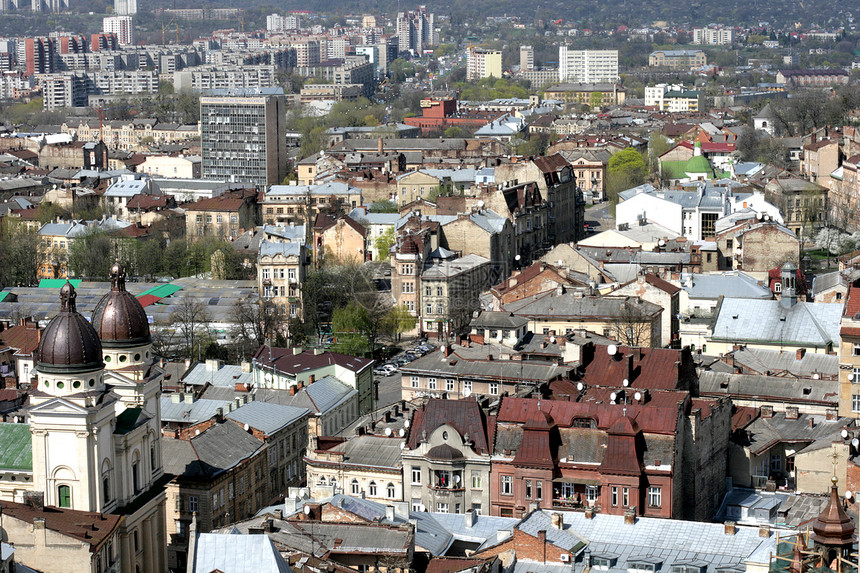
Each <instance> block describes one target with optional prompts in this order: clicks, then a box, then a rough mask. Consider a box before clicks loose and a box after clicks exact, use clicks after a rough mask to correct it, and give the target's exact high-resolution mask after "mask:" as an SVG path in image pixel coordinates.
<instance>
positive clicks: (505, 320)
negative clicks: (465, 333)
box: [469, 311, 529, 328]
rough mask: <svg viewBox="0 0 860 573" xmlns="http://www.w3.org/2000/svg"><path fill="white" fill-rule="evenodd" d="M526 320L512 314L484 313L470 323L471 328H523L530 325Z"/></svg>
mask: <svg viewBox="0 0 860 573" xmlns="http://www.w3.org/2000/svg"><path fill="white" fill-rule="evenodd" d="M528 323H529V321H528V319H526V318H522V317H519V316H516V315H514V314H512V313H510V312H498V311H496V312H494V311H484V312H482V313H481V314H479V315H478V316H477V317H476V318H473V319H472V320H471V322H469V326H470V327H471V328H521V327H523V326H526V325H528Z"/></svg>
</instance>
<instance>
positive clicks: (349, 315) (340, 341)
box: [331, 302, 372, 356]
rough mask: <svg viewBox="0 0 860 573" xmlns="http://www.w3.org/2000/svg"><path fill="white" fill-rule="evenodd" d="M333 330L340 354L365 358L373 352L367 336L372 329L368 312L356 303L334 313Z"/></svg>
mask: <svg viewBox="0 0 860 573" xmlns="http://www.w3.org/2000/svg"><path fill="white" fill-rule="evenodd" d="M331 325H332V330H333V332H334V337H335V348H336V349H337V351H338V352H341V353H343V354H349V355H352V356H364V355H366V354H368V353H369V352H370V351H371V346H370V340H369V337H368V336H367V335H368V333H369V332H370V330H371V328H372V323H371V318H370V314H369V313H368V310H367V309H366V308H365V307H363V306H361V305H360V304H358V303H356V302H350V303H349V304H347V305H346V306H345V307H343V308H336V309H335V310H334V312H333V313H332V319H331Z"/></svg>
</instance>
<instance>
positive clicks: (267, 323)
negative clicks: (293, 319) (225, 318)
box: [232, 298, 285, 356]
mask: <svg viewBox="0 0 860 573" xmlns="http://www.w3.org/2000/svg"><path fill="white" fill-rule="evenodd" d="M232 318H233V322H234V324H235V327H234V335H235V337H236V339H237V340H238V346H239V352H240V353H241V354H242V355H243V356H244V355H250V354H253V352H254V351H255V350H256V349H257V348H259V347H261V346H263V345H264V344H267V343H272V342H276V341H277V340H278V339H279V338H280V339H282V340H283V339H284V338H285V337H284V326H285V323H284V314H283V313H282V312H281V310H280V309H279V308H278V306H277V305H275V304H273V303H271V302H269V301H266V300H263V299H251V298H246V299H244V300H240V301H238V302H237V303H236V304H235V305H233V310H232Z"/></svg>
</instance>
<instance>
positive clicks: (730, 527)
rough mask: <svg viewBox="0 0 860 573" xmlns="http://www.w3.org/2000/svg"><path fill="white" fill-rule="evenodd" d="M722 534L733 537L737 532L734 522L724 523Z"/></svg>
mask: <svg viewBox="0 0 860 573" xmlns="http://www.w3.org/2000/svg"><path fill="white" fill-rule="evenodd" d="M723 532H724V533H725V534H726V535H734V534H735V533H737V532H738V525H737V524H736V523H735V522H734V521H727V522H726V523H725V527H724V529H723Z"/></svg>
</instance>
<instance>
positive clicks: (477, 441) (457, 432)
mask: <svg viewBox="0 0 860 573" xmlns="http://www.w3.org/2000/svg"><path fill="white" fill-rule="evenodd" d="M491 425H492V422H491V421H490V420H488V418H487V415H486V414H485V413H484V411H483V410H482V409H481V407H480V405H479V404H478V403H477V402H476V401H474V400H430V401H428V402H427V404H426V405H425V406H424V407H423V408H422V409H420V410H416V412H415V413H414V414H413V416H412V423H411V424H410V426H409V436H408V438H407V441H406V447H405V448H404V449H403V454H402V459H403V475H404V480H403V482H404V483H403V487H404V491H403V499H404V500H406V501H408V502H409V504H410V505H409V506H410V508H411V509H412V511H425V510H426V511H430V510H433V511H435V512H437V513H455V514H462V513H467V512H470V511H471V512H473V513H474V514H476V515H481V514H487V515H489V514H490V510H491V506H490V456H491V455H492V438H491V433H490V432H491V430H490V429H489V427H490V426H491Z"/></svg>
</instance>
